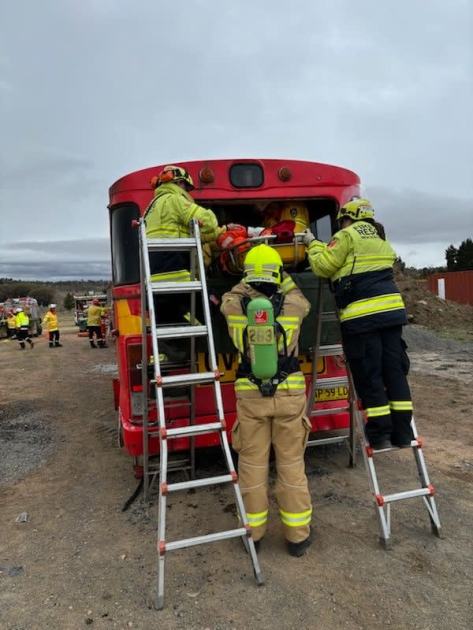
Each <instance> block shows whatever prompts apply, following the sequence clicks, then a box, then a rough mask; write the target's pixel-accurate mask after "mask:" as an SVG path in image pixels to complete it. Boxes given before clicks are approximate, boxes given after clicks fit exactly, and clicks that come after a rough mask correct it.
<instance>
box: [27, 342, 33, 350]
mask: <svg viewBox="0 0 473 630" xmlns="http://www.w3.org/2000/svg"><path fill="white" fill-rule="evenodd" d="M26 341H27V342H28V343H29V344H30V348H31V349H32V350H33V348H34V343H33V342H32V341H31V339H27V340H26Z"/></svg>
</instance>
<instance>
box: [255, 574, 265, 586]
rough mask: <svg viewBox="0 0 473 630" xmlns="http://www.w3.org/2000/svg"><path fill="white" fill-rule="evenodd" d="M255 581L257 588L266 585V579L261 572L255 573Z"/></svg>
mask: <svg viewBox="0 0 473 630" xmlns="http://www.w3.org/2000/svg"><path fill="white" fill-rule="evenodd" d="M255 580H256V584H257V586H263V585H264V577H263V574H262V573H261V571H255Z"/></svg>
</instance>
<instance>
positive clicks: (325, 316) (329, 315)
mask: <svg viewBox="0 0 473 630" xmlns="http://www.w3.org/2000/svg"><path fill="white" fill-rule="evenodd" d="M320 319H321V320H322V321H323V322H338V315H337V313H336V311H326V312H325V313H320Z"/></svg>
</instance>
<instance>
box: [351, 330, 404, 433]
mask: <svg viewBox="0 0 473 630" xmlns="http://www.w3.org/2000/svg"><path fill="white" fill-rule="evenodd" d="M406 348H407V346H406V344H405V342H404V340H403V339H402V326H393V327H391V328H382V329H380V330H376V331H373V332H367V333H361V334H358V335H346V334H345V335H343V349H344V351H345V356H346V358H347V360H348V363H349V365H350V369H351V372H352V374H353V380H354V383H355V387H356V391H357V393H358V396H359V397H360V399H361V402H362V404H363V408H364V409H365V411H366V416H367V423H366V437H367V438H368V441H369V442H370V443H371V442H373V443H374V444H375V443H376V442H379V441H381V440H383V439H386V438H390V439H391V441H392V443H393V444H395V445H398V444H406V443H407V442H410V441H411V440H412V430H411V419H412V399H411V392H410V389H409V384H408V382H407V374H408V372H409V358H408V356H407V353H406Z"/></svg>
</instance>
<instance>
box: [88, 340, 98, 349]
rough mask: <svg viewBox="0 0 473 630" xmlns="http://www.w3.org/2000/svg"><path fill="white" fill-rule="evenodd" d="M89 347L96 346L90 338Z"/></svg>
mask: <svg viewBox="0 0 473 630" xmlns="http://www.w3.org/2000/svg"><path fill="white" fill-rule="evenodd" d="M90 347H91V348H96V347H97V346H96V345H95V343H94V342H93V341H92V340H90Z"/></svg>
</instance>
